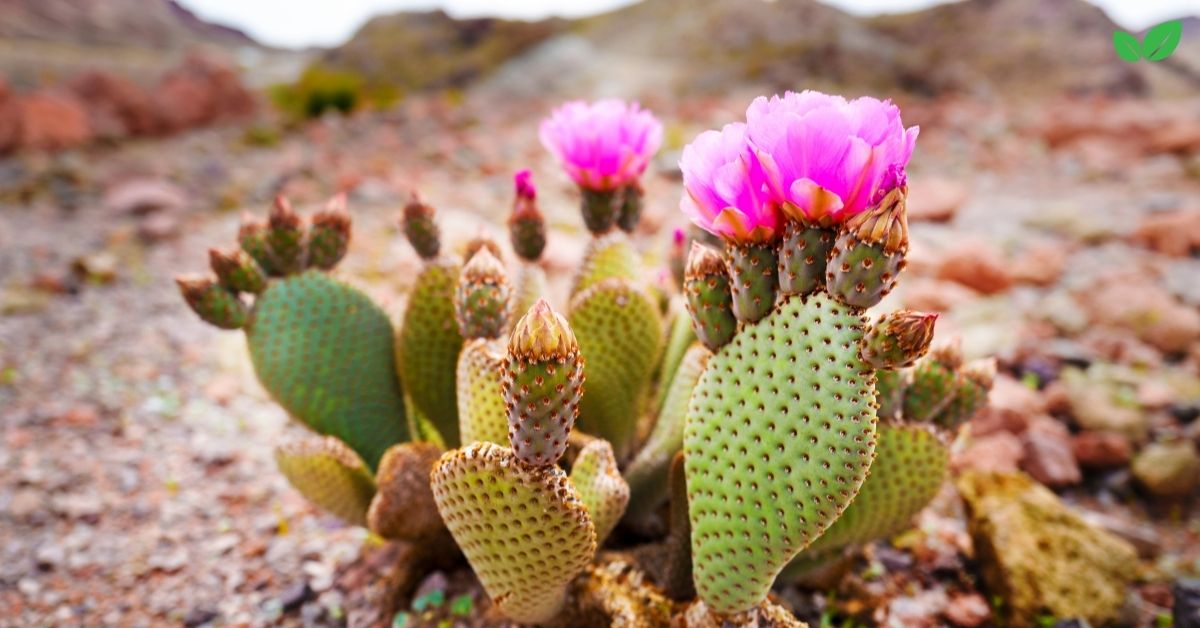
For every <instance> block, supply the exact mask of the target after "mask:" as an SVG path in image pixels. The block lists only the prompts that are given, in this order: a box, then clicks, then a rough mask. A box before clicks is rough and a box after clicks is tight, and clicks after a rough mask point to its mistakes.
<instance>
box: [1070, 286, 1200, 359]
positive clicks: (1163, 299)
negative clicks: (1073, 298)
mask: <svg viewBox="0 0 1200 628" xmlns="http://www.w3.org/2000/svg"><path fill="white" fill-rule="evenodd" d="M1079 300H1080V302H1081V304H1082V305H1083V306H1084V308H1085V309H1086V310H1087V311H1088V313H1089V315H1090V317H1091V319H1092V321H1093V322H1095V323H1098V324H1100V325H1108V326H1112V327H1120V328H1123V329H1127V330H1129V331H1131V332H1133V333H1134V335H1136V336H1137V337H1138V338H1140V339H1141V340H1143V341H1145V342H1147V343H1149V344H1151V345H1153V346H1154V347H1155V348H1157V349H1159V350H1160V351H1165V352H1172V353H1173V352H1183V351H1187V350H1188V348H1189V347H1190V346H1191V344H1192V343H1194V342H1196V341H1200V311H1197V310H1196V309H1195V308H1191V307H1188V306H1186V305H1183V304H1182V303H1180V302H1179V301H1177V300H1176V299H1175V297H1174V296H1172V295H1171V294H1170V293H1169V292H1167V291H1166V289H1165V288H1163V287H1162V286H1161V285H1160V283H1159V282H1154V281H1146V279H1145V277H1143V276H1141V275H1134V274H1126V275H1121V276H1117V277H1110V278H1108V279H1106V280H1103V281H1101V282H1099V284H1098V285H1095V286H1093V287H1091V288H1090V289H1087V290H1084V291H1081V293H1080V294H1079Z"/></svg>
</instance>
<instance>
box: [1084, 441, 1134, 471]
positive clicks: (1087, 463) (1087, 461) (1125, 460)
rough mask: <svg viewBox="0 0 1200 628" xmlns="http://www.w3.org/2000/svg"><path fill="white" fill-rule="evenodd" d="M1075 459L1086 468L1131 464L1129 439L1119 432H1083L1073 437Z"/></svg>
mask: <svg viewBox="0 0 1200 628" xmlns="http://www.w3.org/2000/svg"><path fill="white" fill-rule="evenodd" d="M1071 451H1072V452H1073V453H1074V454H1075V460H1076V461H1078V462H1079V464H1080V465H1082V466H1083V467H1084V468H1085V469H1112V468H1117V467H1123V466H1125V465H1127V464H1129V458H1130V456H1131V453H1132V452H1131V448H1130V446H1129V440H1128V439H1127V438H1125V436H1123V435H1121V434H1118V433H1117V432H1081V433H1079V434H1076V435H1075V436H1073V437H1072V438H1071Z"/></svg>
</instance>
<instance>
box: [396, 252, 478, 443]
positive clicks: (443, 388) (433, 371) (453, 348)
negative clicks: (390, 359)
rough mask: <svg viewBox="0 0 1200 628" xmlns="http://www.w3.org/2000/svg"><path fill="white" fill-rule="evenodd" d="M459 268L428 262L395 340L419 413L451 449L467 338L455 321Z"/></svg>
mask: <svg viewBox="0 0 1200 628" xmlns="http://www.w3.org/2000/svg"><path fill="white" fill-rule="evenodd" d="M458 273H459V267H458V264H456V263H454V262H452V261H450V260H449V259H445V258H441V259H436V260H433V261H430V262H428V263H427V264H426V265H425V268H424V269H423V270H422V271H421V274H420V275H418V276H417V281H416V283H415V284H414V285H413V288H412V292H411V293H410V294H409V297H408V305H407V306H406V308H405V310H404V321H403V322H402V324H401V326H400V333H399V334H398V335H397V337H396V360H397V364H398V365H399V367H400V379H401V381H403V382H404V390H405V392H407V393H408V396H409V399H410V401H411V402H412V408H413V409H414V410H415V411H416V413H417V414H418V416H417V417H414V420H427V421H429V423H431V424H432V425H433V427H435V428H436V429H437V431H438V432H439V434H440V435H441V438H442V440H443V441H444V442H445V443H446V445H447V446H450V447H455V446H457V445H458V443H459V435H458V407H457V404H456V402H455V397H454V393H455V384H454V379H455V370H456V367H457V365H458V354H459V352H460V351H461V350H462V346H463V338H462V334H461V333H459V329H458V323H457V322H455V318H454V291H455V290H456V289H457V287H458Z"/></svg>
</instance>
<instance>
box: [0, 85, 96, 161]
mask: <svg viewBox="0 0 1200 628" xmlns="http://www.w3.org/2000/svg"><path fill="white" fill-rule="evenodd" d="M8 115H12V116H15V120H16V123H15V124H16V141H15V146H14V148H21V149H39V150H61V149H64V148H71V147H73V146H79V145H81V144H84V143H86V142H88V141H90V140H91V139H92V129H91V125H90V124H89V123H88V117H87V111H86V109H85V108H84V106H83V104H82V103H81V102H80V101H79V100H78V99H76V98H75V97H74V96H72V95H70V94H66V93H60V92H54V91H49V90H41V91H36V92H32V93H29V94H24V95H21V96H17V97H16V98H15V107H14V108H13V109H11V111H10V112H9V114H8ZM3 124H4V123H0V125H3ZM9 124H11V123H9Z"/></svg>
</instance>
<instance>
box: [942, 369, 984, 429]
mask: <svg viewBox="0 0 1200 628" xmlns="http://www.w3.org/2000/svg"><path fill="white" fill-rule="evenodd" d="M995 379H996V359H995V358H984V359H980V360H974V361H972V362H968V363H967V364H965V365H963V366H962V367H961V368H959V369H958V376H957V377H956V378H955V381H954V394H953V395H952V396H951V398H950V400H949V402H948V403H946V406H945V407H944V408H942V411H941V412H939V413H938V415H937V417H936V418H935V419H934V421H935V422H936V423H937V424H938V425H941V426H942V427H944V428H946V429H948V430H955V429H957V428H958V426H959V425H962V424H963V422H965V421H966V420H968V419H970V418H971V417H973V416H975V413H976V412H979V410H980V408H982V407H983V406H985V405H987V397H988V391H989V390H991V389H992V382H993V381H994V380H995Z"/></svg>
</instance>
